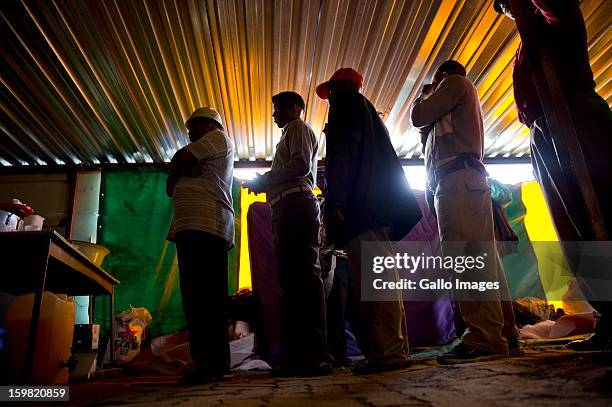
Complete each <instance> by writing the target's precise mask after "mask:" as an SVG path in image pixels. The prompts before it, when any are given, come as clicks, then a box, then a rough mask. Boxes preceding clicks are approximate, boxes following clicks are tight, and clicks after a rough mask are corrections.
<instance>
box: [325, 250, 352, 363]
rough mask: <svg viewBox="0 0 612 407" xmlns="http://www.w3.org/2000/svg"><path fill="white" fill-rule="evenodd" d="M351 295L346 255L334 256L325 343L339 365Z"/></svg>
mask: <svg viewBox="0 0 612 407" xmlns="http://www.w3.org/2000/svg"><path fill="white" fill-rule="evenodd" d="M332 257H333V255H332V253H329V255H328V256H327V258H326V259H325V260H326V267H327V269H330V268H331V261H332ZM349 296H351V276H350V272H349V268H348V260H347V258H346V257H336V269H335V270H334V280H333V284H332V288H331V292H330V293H329V297H328V298H327V303H326V305H327V310H326V315H327V343H328V344H329V347H330V349H331V351H332V352H333V355H334V359H335V361H336V365H338V366H341V365H342V363H343V362H344V361H345V360H346V357H347V354H346V345H347V338H346V322H345V321H346V320H347V318H348V315H347V314H348V313H349V312H350V311H348V312H347V307H349V306H351V305H352V304H350V303H349Z"/></svg>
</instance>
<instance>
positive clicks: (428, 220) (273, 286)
mask: <svg viewBox="0 0 612 407" xmlns="http://www.w3.org/2000/svg"><path fill="white" fill-rule="evenodd" d="M415 196H416V198H417V202H418V204H419V206H420V208H421V211H422V213H423V218H422V219H421V220H420V221H419V223H418V224H417V225H416V226H415V227H414V228H413V229H412V231H411V232H410V233H409V234H408V235H406V237H404V239H402V240H408V241H420V242H423V252H424V253H425V254H426V255H427V254H440V253H441V251H440V243H439V237H438V228H437V223H436V219H435V218H434V217H433V215H432V214H431V212H430V211H429V208H428V207H427V203H426V202H425V194H424V193H423V192H419V191H415ZM247 226H248V235H249V253H250V259H251V279H252V282H253V292H254V293H255V295H256V296H257V299H258V304H259V307H260V309H259V315H260V323H259V326H258V329H259V330H258V333H257V338H258V345H259V347H260V353H261V354H262V355H263V356H264V357H265V358H266V359H267V360H272V361H274V360H277V358H278V356H279V355H280V329H281V328H280V322H279V312H278V307H279V305H278V304H279V298H280V295H281V288H280V285H279V282H278V274H277V270H276V261H275V259H274V249H273V247H274V245H273V236H272V226H271V211H270V207H269V205H268V204H266V203H263V202H256V203H253V204H252V205H251V206H250V208H249V211H248V213H247ZM449 294H450V293H449ZM404 307H405V309H406V323H407V326H408V338H409V341H410V345H411V346H429V345H441V344H444V343H447V342H448V341H450V340H451V339H452V338H453V337H454V336H455V326H454V323H453V316H454V313H453V308H452V303H451V302H450V301H433V302H431V301H429V302H425V301H410V300H409V299H406V301H404ZM349 334H350V335H349ZM357 349H358V348H357V345H356V343H355V340H354V337H353V334H352V333H351V332H350V328H349V327H348V325H347V353H348V354H349V355H352V354H354V353H355V352H356V351H357Z"/></svg>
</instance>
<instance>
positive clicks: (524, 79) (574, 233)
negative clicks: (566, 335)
mask: <svg viewBox="0 0 612 407" xmlns="http://www.w3.org/2000/svg"><path fill="white" fill-rule="evenodd" d="M524 1H525V3H526V6H527V10H528V13H527V16H526V18H527V19H528V20H529V22H530V26H531V27H532V28H533V30H534V32H533V34H532V35H533V36H534V39H536V38H537V41H531V43H537V45H531V44H529V45H527V44H523V43H521V44H520V46H519V49H518V51H517V53H516V59H515V62H514V71H513V80H514V99H515V102H516V108H517V110H518V115H519V120H520V121H521V123H523V124H525V125H526V126H528V127H529V129H530V130H531V132H530V133H531V162H532V165H533V167H534V172H535V175H536V178H537V179H538V183H539V184H540V187H541V188H542V191H543V192H544V197H545V198H546V203H547V204H548V208H549V210H550V213H551V216H552V219H553V222H554V224H555V229H556V231H557V235H558V236H559V239H560V240H561V242H562V244H563V247H564V250H565V251H566V252H567V253H571V252H572V251H575V246H572V243H571V242H576V241H592V240H595V237H594V232H593V230H592V229H591V222H590V221H589V218H588V215H587V210H586V207H585V201H584V198H583V196H582V192H581V189H580V182H581V181H582V180H580V179H579V178H578V176H577V175H576V173H575V172H574V169H573V168H572V166H571V165H569V162H570V160H569V157H568V152H567V151H566V149H565V148H564V147H563V146H564V142H563V137H562V135H561V134H555V133H552V132H551V131H550V129H549V128H548V125H547V123H546V118H545V117H544V113H543V110H542V105H541V103H540V98H539V96H538V92H537V89H536V85H535V83H534V80H533V75H532V72H531V67H530V66H529V58H530V56H531V55H537V52H538V49H537V48H535V47H536V46H544V47H546V48H547V49H548V51H549V54H550V58H551V62H552V66H553V67H554V70H555V74H556V76H557V78H558V80H559V84H560V87H561V90H562V91H563V94H564V96H565V101H566V103H567V106H568V108H569V111H570V112H571V115H572V120H573V123H574V126H575V128H576V133H577V135H578V140H577V141H578V143H579V144H580V148H581V150H582V153H583V154H584V157H585V160H586V163H587V166H588V168H587V169H588V171H589V175H590V178H591V182H592V183H593V189H594V190H595V198H596V199H597V201H598V204H599V208H600V210H601V214H602V216H603V222H604V225H603V226H604V227H605V228H606V229H607V231H608V234H610V233H611V232H612V193H611V192H610V191H612V177H611V174H612V113H611V112H610V107H609V106H608V103H607V102H606V101H605V100H604V99H603V98H602V97H601V96H600V95H598V94H597V92H595V81H594V80H593V72H592V71H591V67H590V65H589V52H588V46H587V31H586V27H585V24H584V18H583V16H582V12H581V11H580V4H579V3H580V2H579V1H578V0H554V1H553V0H524ZM494 7H495V11H497V12H498V13H500V14H501V13H503V14H505V15H506V16H508V17H509V18H511V19H514V16H513V15H512V10H511V8H510V4H509V1H508V0H495V2H494ZM530 47H531V48H534V49H530ZM565 242H568V243H565ZM567 257H568V259H569V260H570V264H571V266H572V268H573V270H574V273H575V274H576V278H577V280H578V282H579V284H580V287H581V290H582V293H583V294H584V296H585V297H586V298H587V299H588V300H590V303H591V305H592V306H593V308H595V310H597V311H598V312H599V314H600V316H598V322H597V326H596V328H595V334H594V335H592V336H591V337H590V338H588V339H586V340H583V341H574V342H571V343H569V344H568V347H569V348H570V349H573V350H577V351H592V350H605V349H607V350H610V349H612V293H610V292H606V290H605V288H604V287H606V285H605V284H601V282H600V281H599V280H597V279H595V278H588V277H587V276H585V275H581V274H584V271H583V272H582V273H581V272H580V267H579V265H578V264H573V263H574V262H572V261H571V259H572V256H567ZM583 270H584V267H583Z"/></svg>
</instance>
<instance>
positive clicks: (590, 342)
mask: <svg viewBox="0 0 612 407" xmlns="http://www.w3.org/2000/svg"><path fill="white" fill-rule="evenodd" d="M565 346H566V347H567V348H568V349H571V350H574V351H576V352H597V351H606V350H608V351H612V338H610V337H607V336H604V335H602V334H599V333H594V334H593V335H591V336H589V337H588V338H586V339H581V340H578V341H572V342H570V343H568V344H567V345H565Z"/></svg>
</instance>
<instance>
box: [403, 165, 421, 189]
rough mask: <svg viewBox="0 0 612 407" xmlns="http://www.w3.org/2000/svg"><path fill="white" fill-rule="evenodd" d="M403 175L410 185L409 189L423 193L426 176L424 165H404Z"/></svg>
mask: <svg viewBox="0 0 612 407" xmlns="http://www.w3.org/2000/svg"><path fill="white" fill-rule="evenodd" d="M403 168H404V173H405V174H406V178H407V179H408V183H409V184H410V188H412V189H416V190H419V191H425V185H426V184H427V176H426V175H425V166H424V165H404V167H403Z"/></svg>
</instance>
